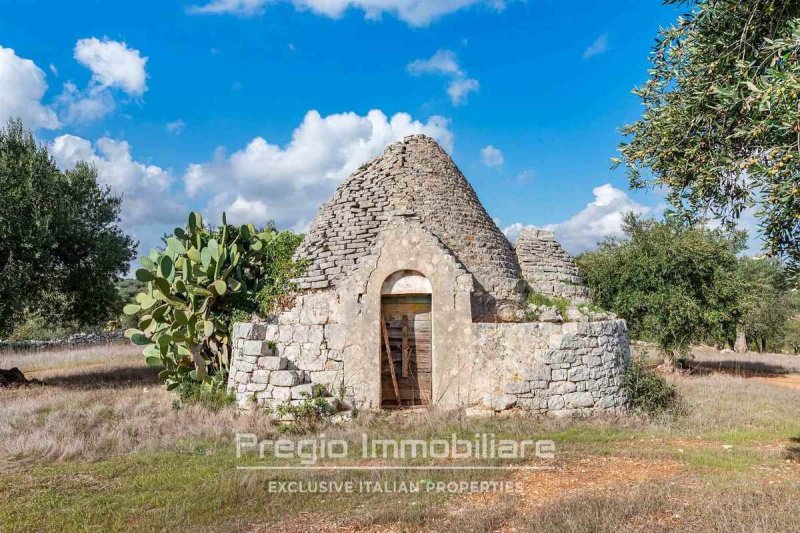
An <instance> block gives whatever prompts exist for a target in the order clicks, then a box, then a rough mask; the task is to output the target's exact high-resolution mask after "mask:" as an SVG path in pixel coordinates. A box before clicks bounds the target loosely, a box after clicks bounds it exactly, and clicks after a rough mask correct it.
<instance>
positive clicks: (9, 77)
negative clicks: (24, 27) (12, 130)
mask: <svg viewBox="0 0 800 533" xmlns="http://www.w3.org/2000/svg"><path fill="white" fill-rule="evenodd" d="M45 91H47V82H46V81H45V73H44V71H42V69H40V68H39V67H37V66H36V64H35V63H34V62H33V61H31V60H30V59H23V58H21V57H19V56H17V54H16V53H15V52H14V50H12V49H11V48H3V47H2V46H0V121H2V122H3V123H5V122H6V121H7V120H8V119H9V118H11V117H19V118H21V119H22V121H23V122H24V123H25V125H26V126H27V127H29V128H47V129H55V128H58V127H59V126H60V124H59V121H58V118H57V117H56V114H55V112H54V111H53V110H52V109H50V108H49V107H47V106H45V105H43V104H42V97H43V96H44V93H45Z"/></svg>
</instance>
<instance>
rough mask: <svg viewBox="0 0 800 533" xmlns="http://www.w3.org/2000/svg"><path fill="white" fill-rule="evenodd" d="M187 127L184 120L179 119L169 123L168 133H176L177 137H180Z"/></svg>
mask: <svg viewBox="0 0 800 533" xmlns="http://www.w3.org/2000/svg"><path fill="white" fill-rule="evenodd" d="M185 127H186V124H185V123H184V122H183V120H181V119H178V120H175V121H173V122H167V131H169V132H170V133H174V134H175V135H180V134H181V132H182V131H183V128H185Z"/></svg>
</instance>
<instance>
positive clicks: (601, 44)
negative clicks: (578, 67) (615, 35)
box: [583, 33, 608, 59]
mask: <svg viewBox="0 0 800 533" xmlns="http://www.w3.org/2000/svg"><path fill="white" fill-rule="evenodd" d="M607 51H608V34H607V33H604V34H603V35H601V36H600V37H598V38H597V39H595V40H594V42H593V43H592V44H590V45H589V47H588V48H587V49H586V50H584V51H583V59H589V58H590V57H593V56H597V55H600V54H603V53H605V52H607Z"/></svg>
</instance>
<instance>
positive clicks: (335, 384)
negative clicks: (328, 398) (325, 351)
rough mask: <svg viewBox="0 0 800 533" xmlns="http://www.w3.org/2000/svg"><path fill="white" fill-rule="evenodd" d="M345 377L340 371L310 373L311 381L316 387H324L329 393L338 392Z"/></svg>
mask: <svg viewBox="0 0 800 533" xmlns="http://www.w3.org/2000/svg"><path fill="white" fill-rule="evenodd" d="M343 378H344V375H343V374H342V372H341V371H338V370H322V371H320V372H309V381H310V382H311V383H314V384H315V385H323V386H324V387H325V388H326V389H327V390H329V391H338V389H339V385H340V384H341V382H342V379H343Z"/></svg>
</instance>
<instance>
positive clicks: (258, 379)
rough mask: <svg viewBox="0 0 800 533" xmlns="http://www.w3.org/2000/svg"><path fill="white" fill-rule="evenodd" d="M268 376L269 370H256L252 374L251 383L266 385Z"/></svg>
mask: <svg viewBox="0 0 800 533" xmlns="http://www.w3.org/2000/svg"><path fill="white" fill-rule="evenodd" d="M269 375H270V371H269V370H256V371H254V372H253V377H252V381H253V383H263V384H265V385H266V384H267V383H269ZM262 390H263V389H262Z"/></svg>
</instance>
